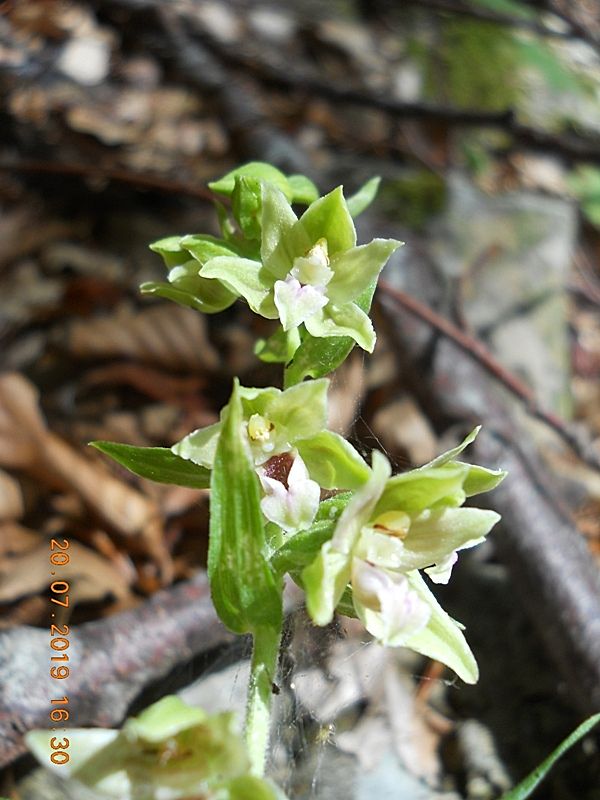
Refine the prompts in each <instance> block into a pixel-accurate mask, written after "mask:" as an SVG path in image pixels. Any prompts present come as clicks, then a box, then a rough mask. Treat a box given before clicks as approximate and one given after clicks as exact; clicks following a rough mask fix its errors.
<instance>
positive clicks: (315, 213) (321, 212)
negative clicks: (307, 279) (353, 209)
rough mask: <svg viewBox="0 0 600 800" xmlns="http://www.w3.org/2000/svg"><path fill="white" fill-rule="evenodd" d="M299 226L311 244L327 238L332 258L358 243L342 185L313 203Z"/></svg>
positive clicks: (299, 221) (302, 217)
mask: <svg viewBox="0 0 600 800" xmlns="http://www.w3.org/2000/svg"><path fill="white" fill-rule="evenodd" d="M298 227H299V228H300V229H302V230H304V231H305V233H306V235H307V236H308V240H309V242H310V246H312V245H313V244H315V242H317V241H318V240H319V239H327V247H328V250H329V257H330V258H331V257H332V256H335V255H336V253H343V252H344V251H345V250H350V248H351V247H354V246H355V245H356V230H355V228H354V222H353V221H352V217H351V216H350V212H349V211H348V206H347V205H346V200H345V199H344V193H343V191H342V187H341V186H338V187H337V188H336V189H333V191H331V192H329V194H326V195H324V196H323V197H320V198H319V199H318V200H316V201H315V202H314V203H311V205H310V206H309V207H308V208H307V209H306V211H305V212H304V214H302V216H301V217H300V219H299V220H298ZM296 255H302V253H300V252H298V253H296Z"/></svg>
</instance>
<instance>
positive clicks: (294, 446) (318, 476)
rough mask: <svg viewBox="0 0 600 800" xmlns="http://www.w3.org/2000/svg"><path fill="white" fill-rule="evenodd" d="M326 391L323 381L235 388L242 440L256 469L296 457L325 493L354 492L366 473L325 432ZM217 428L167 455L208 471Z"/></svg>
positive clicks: (198, 432)
mask: <svg viewBox="0 0 600 800" xmlns="http://www.w3.org/2000/svg"><path fill="white" fill-rule="evenodd" d="M328 387H329V381H328V380H327V379H325V378H321V379H320V380H316V381H306V382H304V383H300V384H298V385H297V386H292V387H291V388H290V389H286V390H285V391H281V390H280V389H275V388H273V387H269V388H267V389H254V388H247V387H244V386H240V387H239V393H240V397H241V401H242V409H243V418H244V422H243V427H244V435H245V436H246V437H247V441H248V443H249V445H250V451H251V453H252V457H253V459H254V464H255V465H256V467H262V466H263V465H265V464H266V463H267V462H268V461H269V460H270V459H272V458H273V457H274V456H278V455H281V454H283V453H294V454H295V453H298V455H299V456H300V458H301V459H302V461H303V463H304V464H305V465H306V468H307V470H308V474H309V475H310V478H311V479H312V480H313V481H316V482H317V483H318V484H319V486H321V487H322V488H324V489H357V488H358V487H359V486H361V485H362V484H363V483H364V482H365V481H366V480H367V478H368V476H369V468H368V467H367V465H366V464H365V462H364V461H363V459H362V458H361V457H360V455H359V454H358V453H357V452H356V450H355V449H354V448H353V447H352V445H350V444H349V443H348V442H347V441H346V440H345V439H344V438H343V437H341V436H340V435H339V434H337V433H333V432H332V431H328V430H326V427H327V389H328ZM225 408H227V406H225ZM224 411H225V409H223V411H222V412H221V416H223V413H224ZM221 427H222V423H221V422H217V423H215V424H214V425H209V426H208V427H206V428H199V429H198V430H196V431H193V433H190V434H189V435H188V436H186V437H185V438H184V439H182V440H181V441H180V442H178V443H177V444H175V445H173V447H172V448H171V449H172V451H173V453H175V455H178V456H180V457H181V458H185V459H187V460H189V461H193V462H194V463H195V464H199V465H201V466H203V467H208V468H209V469H211V468H212V466H213V463H214V458H215V452H216V448H217V444H218V441H219V436H220V433H221Z"/></svg>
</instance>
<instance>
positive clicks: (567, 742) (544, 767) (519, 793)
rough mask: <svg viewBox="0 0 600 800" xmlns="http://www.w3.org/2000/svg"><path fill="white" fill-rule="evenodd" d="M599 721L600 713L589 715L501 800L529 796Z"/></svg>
mask: <svg viewBox="0 0 600 800" xmlns="http://www.w3.org/2000/svg"><path fill="white" fill-rule="evenodd" d="M599 722H600V714H594V715H593V716H591V717H588V719H586V720H585V721H584V722H582V723H581V725H579V726H578V727H577V728H575V730H574V731H573V733H571V734H569V736H567V738H566V739H564V740H563V741H562V742H561V743H560V744H559V746H558V747H557V748H556V750H554V751H553V752H552V753H550V755H549V756H548V758H545V759H544V760H543V761H542V763H541V764H540V765H539V766H538V767H536V768H535V769H534V770H533V772H531V773H530V774H529V775H528V776H527V777H526V778H525V779H524V780H522V781H521V783H519V784H518V785H517V786H515V787H514V789H511V790H510V792H506V794H503V795H502V798H501V800H525V798H526V797H529V796H530V795H531V794H532V792H533V791H534V790H535V788H536V787H537V786H538V784H539V783H540V782H541V781H542V780H543V779H544V778H545V776H546V775H547V774H548V772H549V771H550V769H551V768H552V767H553V766H554V764H555V763H556V762H557V761H558V759H559V758H561V756H562V755H563V754H564V753H566V752H567V750H569V749H570V748H571V747H573V745H574V744H576V743H577V742H578V741H579V740H580V739H582V738H583V737H584V736H586V735H587V734H588V733H589V732H590V731H591V730H592V728H594V727H595V726H596V725H597V724H598V723H599Z"/></svg>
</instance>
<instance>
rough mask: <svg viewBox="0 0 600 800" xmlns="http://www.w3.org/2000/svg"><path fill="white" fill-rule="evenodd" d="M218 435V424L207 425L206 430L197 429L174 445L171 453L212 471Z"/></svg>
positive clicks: (219, 430)
mask: <svg viewBox="0 0 600 800" xmlns="http://www.w3.org/2000/svg"><path fill="white" fill-rule="evenodd" d="M220 433H221V423H220V422H215V424H214V425H208V426H207V427H206V428H198V430H195V431H193V432H192V433H189V434H188V435H187V436H184V438H183V439H182V440H181V441H180V442H177V444H174V445H173V447H172V448H171V452H172V453H175V455H176V456H179V457H180V458H185V459H187V460H188V461H193V462H194V464H199V465H200V466H202V467H208V469H212V466H213V464H214V462H215V453H216V451H217V445H218V443H219V435H220Z"/></svg>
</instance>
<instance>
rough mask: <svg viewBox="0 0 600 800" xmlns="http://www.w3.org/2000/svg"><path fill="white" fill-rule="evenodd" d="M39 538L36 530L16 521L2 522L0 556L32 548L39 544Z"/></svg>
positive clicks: (13, 554)
mask: <svg viewBox="0 0 600 800" xmlns="http://www.w3.org/2000/svg"><path fill="white" fill-rule="evenodd" d="M40 539H41V536H40V534H39V533H37V531H32V530H29V528H24V527H23V526H22V525H19V524H18V523H17V522H3V523H2V524H1V525H0V558H4V557H5V556H16V555H20V554H21V553H25V552H27V551H28V550H33V549H34V548H36V547H37V546H38V545H39V543H40Z"/></svg>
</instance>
